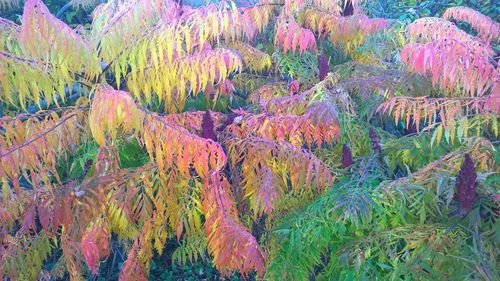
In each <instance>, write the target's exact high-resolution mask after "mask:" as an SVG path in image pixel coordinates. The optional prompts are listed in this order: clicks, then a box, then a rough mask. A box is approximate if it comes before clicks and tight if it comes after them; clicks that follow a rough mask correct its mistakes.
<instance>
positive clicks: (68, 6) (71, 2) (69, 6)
mask: <svg viewBox="0 0 500 281" xmlns="http://www.w3.org/2000/svg"><path fill="white" fill-rule="evenodd" d="M72 5H73V0H71V1H69V2H68V3H66V5H64V6H62V8H61V9H60V10H59V11H57V13H56V18H58V19H61V17H62V15H63V14H64V13H65V12H66V11H67V10H68V9H69V8H71V6H72Z"/></svg>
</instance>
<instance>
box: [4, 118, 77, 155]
mask: <svg viewBox="0 0 500 281" xmlns="http://www.w3.org/2000/svg"><path fill="white" fill-rule="evenodd" d="M75 116H76V112H73V113H71V114H68V115H67V116H64V117H63V118H61V119H59V121H58V122H57V124H55V125H54V126H53V127H52V128H50V129H48V130H47V131H45V132H43V133H41V134H39V135H37V136H36V137H34V138H32V139H31V140H28V141H25V142H23V143H22V144H19V145H16V146H15V147H14V148H12V149H11V150H9V151H7V152H6V153H4V154H2V155H0V159H2V158H4V157H6V156H9V155H10V154H12V153H14V152H15V151H17V150H19V149H21V148H23V147H25V146H28V145H30V144H32V143H33V142H35V141H37V140H39V139H40V138H42V137H44V136H46V135H47V134H49V133H50V132H52V131H54V130H55V129H56V128H57V127H59V126H61V125H62V124H64V123H65V122H66V121H68V120H69V119H70V118H72V117H75Z"/></svg>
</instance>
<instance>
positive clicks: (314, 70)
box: [273, 51, 319, 82]
mask: <svg viewBox="0 0 500 281" xmlns="http://www.w3.org/2000/svg"><path fill="white" fill-rule="evenodd" d="M273 61H274V62H275V63H276V67H277V69H278V70H279V72H280V73H281V74H284V75H288V76H289V77H291V78H292V79H297V80H299V81H301V82H311V81H312V80H313V79H315V78H316V77H318V73H319V72H318V71H319V70H318V60H317V58H316V55H315V54H314V53H312V52H309V51H306V52H304V54H302V55H300V54H298V53H297V54H295V55H292V54H291V53H290V52H288V53H287V54H286V55H283V53H282V52H280V51H276V52H275V53H274V54H273Z"/></svg>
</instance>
